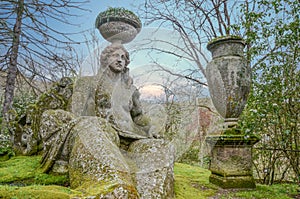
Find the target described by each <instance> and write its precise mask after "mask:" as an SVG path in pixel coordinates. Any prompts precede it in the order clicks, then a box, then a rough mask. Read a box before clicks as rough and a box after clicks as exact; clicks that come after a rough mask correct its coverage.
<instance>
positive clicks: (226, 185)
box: [209, 174, 256, 189]
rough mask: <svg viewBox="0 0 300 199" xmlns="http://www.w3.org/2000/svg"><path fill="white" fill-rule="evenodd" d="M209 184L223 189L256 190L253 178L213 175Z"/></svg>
mask: <svg viewBox="0 0 300 199" xmlns="http://www.w3.org/2000/svg"><path fill="white" fill-rule="evenodd" d="M209 182H210V183H213V184H215V185H217V186H219V187H221V188H223V189H255V188H256V185H255V181H254V179H253V177H252V176H219V175H216V174H211V175H210V176H209Z"/></svg>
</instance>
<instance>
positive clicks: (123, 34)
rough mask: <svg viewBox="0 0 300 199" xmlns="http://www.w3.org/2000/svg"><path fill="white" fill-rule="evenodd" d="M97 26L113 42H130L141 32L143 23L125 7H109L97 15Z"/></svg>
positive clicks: (105, 37) (104, 36) (103, 35)
mask: <svg viewBox="0 0 300 199" xmlns="http://www.w3.org/2000/svg"><path fill="white" fill-rule="evenodd" d="M95 26H96V28H98V30H99V32H100V34H101V35H102V37H103V38H104V39H106V40H107V41H109V42H111V43H118V42H119V43H122V44H124V43H128V42H130V41H132V40H133V39H134V38H135V37H136V35H137V34H138V33H139V32H140V30H141V27H142V23H141V21H140V19H139V18H138V17H137V16H136V15H135V14H134V13H133V12H131V11H129V10H126V9H124V8H109V9H107V10H106V11H104V12H100V13H99V15H98V16H97V19H96V23H95Z"/></svg>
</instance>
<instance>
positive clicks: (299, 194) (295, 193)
mask: <svg viewBox="0 0 300 199" xmlns="http://www.w3.org/2000/svg"><path fill="white" fill-rule="evenodd" d="M40 158H41V157H40V156H28V157H24V156H17V157H13V158H11V159H10V160H8V161H4V162H0V198H4V199H11V198H14V199H29V198H30V199H50V198H56V199H60V198H70V197H71V196H75V195H81V193H80V192H78V191H75V190H71V189H70V188H69V187H68V177H67V176H55V175H51V174H44V173H42V172H41V171H40V170H39V161H40ZM174 174H175V195H176V199H201V198H224V199H227V198H249V199H250V198H251V199H253V198H258V199H268V198H270V199H271V198H272V199H288V198H300V188H299V186H298V185H297V184H276V185H272V186H267V185H260V184H257V188H256V189H255V190H232V189H229V190H224V189H220V188H218V187H217V186H215V185H213V184H211V183H209V181H208V179H209V175H210V172H209V171H208V170H207V169H203V168H200V167H197V166H191V165H188V164H182V163H176V164H175V167H174ZM58 185H60V186H58Z"/></svg>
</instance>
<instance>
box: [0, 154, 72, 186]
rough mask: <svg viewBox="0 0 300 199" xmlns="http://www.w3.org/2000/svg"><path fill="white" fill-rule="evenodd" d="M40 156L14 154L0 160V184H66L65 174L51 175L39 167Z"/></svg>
mask: <svg viewBox="0 0 300 199" xmlns="http://www.w3.org/2000/svg"><path fill="white" fill-rule="evenodd" d="M40 159H41V156H16V157H13V158H11V159H10V160H8V161H4V162H0V179H1V180H0V184H11V185H18V186H24V185H32V184H41V185H52V184H55V185H67V184H68V181H69V180H68V176H67V175H59V176H58V175H51V174H45V173H42V171H41V170H40V169H39V166H40Z"/></svg>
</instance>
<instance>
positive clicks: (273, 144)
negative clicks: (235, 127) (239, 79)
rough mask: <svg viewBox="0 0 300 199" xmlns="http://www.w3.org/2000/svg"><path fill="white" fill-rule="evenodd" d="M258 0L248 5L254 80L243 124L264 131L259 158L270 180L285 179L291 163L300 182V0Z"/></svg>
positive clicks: (261, 173)
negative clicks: (252, 7) (251, 8)
mask: <svg viewBox="0 0 300 199" xmlns="http://www.w3.org/2000/svg"><path fill="white" fill-rule="evenodd" d="M253 4H255V8H256V9H255V10H249V9H244V10H243V11H244V14H245V19H244V22H243V26H244V27H245V30H246V36H247V43H248V44H249V45H248V47H249V48H248V60H249V61H250V62H251V65H252V72H253V74H252V77H253V86H252V91H251V95H250V98H249V100H248V105H247V107H246V109H245V111H244V114H243V116H242V122H241V125H242V128H243V131H244V132H246V133H253V134H258V135H260V136H261V137H262V141H261V142H260V143H258V144H256V148H260V149H261V150H255V151H254V158H255V160H256V162H257V164H256V171H257V173H258V176H259V178H261V179H262V180H263V182H264V183H266V184H272V183H273V182H274V181H275V180H283V179H285V177H286V176H285V175H286V174H287V173H288V172H287V171H288V170H289V169H291V170H292V171H293V173H294V174H293V175H292V176H293V178H292V179H288V180H295V181H298V182H299V176H300V153H299V150H300V130H299V126H300V124H299V121H300V120H299V113H300V103H299V99H300V94H299V90H300V72H299V69H300V68H299V61H300V56H299V47H300V46H299V45H300V43H299V38H300V33H299V27H300V20H299V14H298V11H299V9H300V4H299V1H294V0H285V1H283V0H270V1H254V3H253ZM250 6H252V5H249V7H250ZM249 7H248V8H249Z"/></svg>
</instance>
